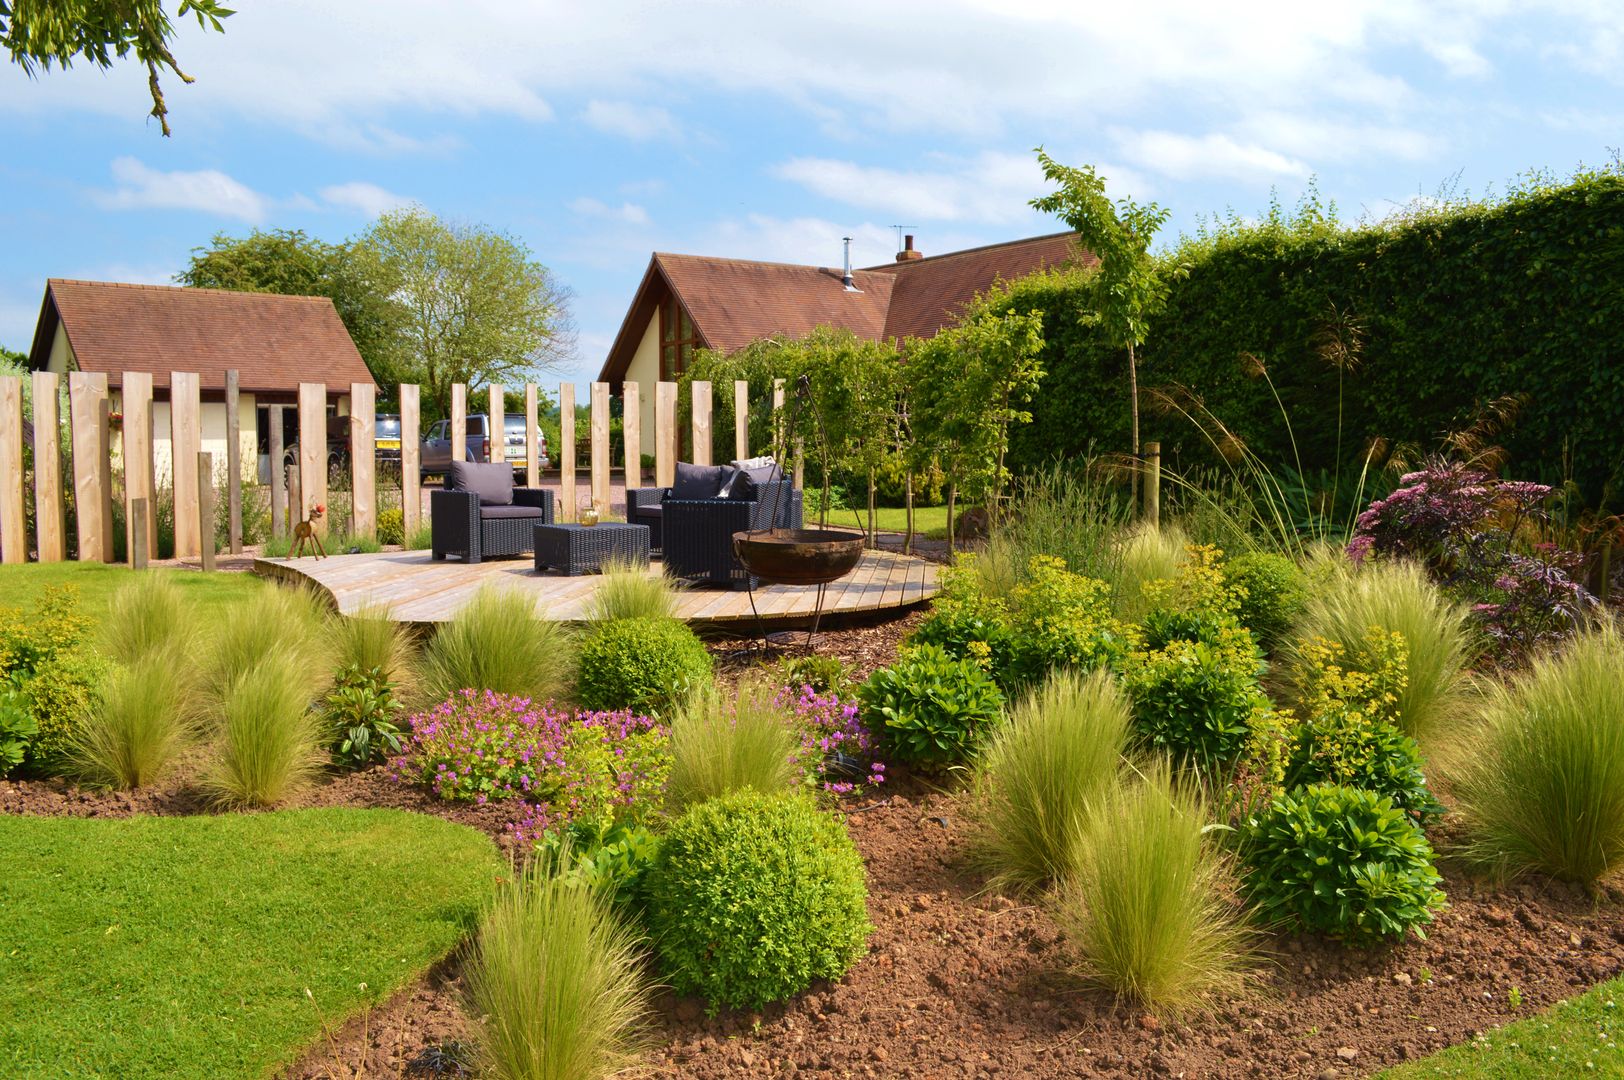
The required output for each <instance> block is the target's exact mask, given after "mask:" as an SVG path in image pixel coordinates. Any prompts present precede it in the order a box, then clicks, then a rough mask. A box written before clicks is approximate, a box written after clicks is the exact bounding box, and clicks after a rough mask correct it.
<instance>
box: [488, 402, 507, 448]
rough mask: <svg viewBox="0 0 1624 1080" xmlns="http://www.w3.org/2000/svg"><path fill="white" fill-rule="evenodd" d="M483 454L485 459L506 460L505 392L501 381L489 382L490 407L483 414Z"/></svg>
mask: <svg viewBox="0 0 1624 1080" xmlns="http://www.w3.org/2000/svg"><path fill="white" fill-rule="evenodd" d="M485 456H486V460H487V461H506V460H507V393H506V391H504V390H503V389H502V384H501V383H491V407H490V410H489V411H488V412H487V413H486V414H485Z"/></svg>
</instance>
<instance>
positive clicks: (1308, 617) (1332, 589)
mask: <svg viewBox="0 0 1624 1080" xmlns="http://www.w3.org/2000/svg"><path fill="white" fill-rule="evenodd" d="M1470 617H1471V613H1470V611H1469V610H1468V609H1467V608H1466V606H1465V605H1463V604H1460V603H1457V602H1455V601H1453V600H1451V599H1449V598H1448V597H1447V596H1445V595H1444V594H1443V592H1442V591H1441V590H1439V588H1438V587H1437V586H1436V585H1434V584H1433V583H1432V581H1431V579H1429V578H1428V577H1427V572H1426V570H1425V569H1423V568H1422V567H1420V566H1418V565H1416V564H1414V563H1409V562H1404V561H1401V560H1396V559H1383V560H1379V561H1378V560H1370V561H1367V562H1366V563H1365V564H1364V565H1363V566H1361V567H1359V568H1358V570H1357V571H1356V572H1353V573H1326V574H1323V575H1321V577H1320V579H1319V581H1318V583H1317V585H1316V587H1315V588H1314V589H1313V590H1312V591H1311V592H1310V594H1309V597H1308V600H1307V602H1306V603H1305V604H1304V607H1303V613H1302V617H1301V618H1300V619H1298V621H1297V623H1296V625H1295V626H1294V627H1293V631H1292V639H1293V640H1292V642H1291V644H1290V645H1288V646H1287V648H1286V653H1287V660H1288V663H1290V664H1291V666H1293V667H1300V666H1301V665H1300V663H1299V658H1298V656H1297V654H1298V652H1299V651H1300V650H1301V648H1302V646H1303V644H1304V643H1312V642H1314V641H1316V640H1317V639H1323V640H1325V641H1329V642H1332V643H1333V644H1335V645H1337V646H1339V647H1341V648H1342V650H1343V651H1344V652H1345V653H1346V654H1347V656H1348V657H1349V658H1350V660H1349V663H1350V664H1351V665H1353V666H1355V667H1357V666H1358V663H1359V662H1358V660H1357V659H1355V658H1357V657H1359V656H1360V654H1361V650H1362V649H1363V647H1364V645H1365V643H1366V641H1367V639H1368V635H1369V633H1370V629H1371V627H1379V628H1380V629H1382V630H1384V631H1387V632H1388V633H1396V634H1400V635H1402V636H1403V638H1404V642H1405V644H1406V645H1407V646H1408V649H1409V656H1408V661H1407V670H1406V683H1405V686H1404V688H1403V690H1401V691H1399V693H1398V694H1397V698H1398V700H1397V703H1396V704H1395V706H1394V711H1393V721H1394V723H1396V724H1397V725H1398V726H1399V727H1400V728H1402V729H1403V731H1404V733H1405V734H1406V735H1409V736H1410V737H1411V738H1414V739H1416V740H1418V741H1419V742H1421V743H1423V744H1425V743H1426V742H1427V740H1428V738H1429V736H1433V735H1442V734H1443V733H1444V732H1445V730H1446V729H1447V727H1448V726H1449V724H1450V721H1451V720H1453V719H1455V718H1457V717H1458V716H1459V715H1460V713H1461V711H1462V708H1463V706H1464V703H1465V699H1466V691H1467V686H1468V683H1467V671H1466V669H1467V665H1468V663H1469V662H1470V660H1471V656H1472V651H1473V648H1474V640H1473V636H1472V633H1471V630H1470V627H1469V620H1470ZM1296 692H1297V696H1298V698H1299V700H1300V699H1301V698H1302V697H1303V691H1302V689H1301V688H1300V687H1299V688H1296Z"/></svg>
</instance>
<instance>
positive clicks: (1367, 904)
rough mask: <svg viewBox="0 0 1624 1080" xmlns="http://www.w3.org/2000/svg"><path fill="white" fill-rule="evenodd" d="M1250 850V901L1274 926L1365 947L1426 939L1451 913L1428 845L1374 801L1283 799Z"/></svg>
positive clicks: (1353, 792) (1317, 788) (1325, 790)
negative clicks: (1440, 915)
mask: <svg viewBox="0 0 1624 1080" xmlns="http://www.w3.org/2000/svg"><path fill="white" fill-rule="evenodd" d="M1241 844H1242V851H1243V853H1244V857H1245V860H1246V864H1247V873H1246V877H1245V879H1244V885H1245V889H1246V892H1247V895H1248V897H1249V898H1250V899H1251V901H1252V903H1253V904H1254V905H1255V906H1256V908H1257V910H1258V914H1259V915H1260V916H1261V917H1262V918H1263V919H1265V920H1267V921H1271V922H1273V921H1281V922H1295V923H1296V924H1298V925H1300V926H1302V927H1303V928H1304V929H1306V930H1311V931H1314V932H1317V933H1323V934H1329V935H1332V936H1335V937H1341V938H1345V939H1347V940H1348V941H1349V942H1352V943H1354V944H1365V943H1368V942H1370V941H1373V940H1375V939H1378V938H1383V937H1390V938H1401V937H1403V936H1404V935H1406V934H1408V933H1411V932H1413V933H1415V935H1416V936H1417V937H1425V936H1426V932H1425V929H1424V928H1425V926H1426V924H1427V923H1429V922H1431V921H1432V916H1433V912H1435V911H1436V910H1438V909H1439V908H1441V907H1442V906H1443V905H1444V894H1443V890H1441V889H1440V888H1439V887H1438V885H1439V883H1440V882H1441V881H1442V878H1440V877H1439V876H1438V871H1437V870H1436V869H1434V868H1433V865H1432V860H1433V854H1432V847H1431V845H1430V844H1428V843H1427V838H1426V835H1425V834H1424V833H1422V831H1421V828H1420V826H1418V825H1417V824H1416V823H1415V822H1414V821H1412V820H1411V819H1410V817H1409V816H1408V815H1407V814H1405V813H1404V811H1403V810H1400V809H1399V808H1398V807H1396V806H1394V805H1393V800H1391V799H1389V798H1388V797H1387V796H1385V795H1378V794H1377V793H1375V792H1374V791H1361V790H1359V789H1358V788H1350V787H1333V786H1321V785H1314V786H1311V787H1307V788H1302V789H1300V790H1298V791H1294V792H1290V793H1287V794H1285V795H1281V796H1280V797H1278V798H1277V799H1275V800H1274V802H1273V804H1272V805H1271V806H1270V807H1269V809H1268V810H1267V811H1266V812H1265V813H1263V814H1262V815H1260V816H1259V817H1257V818H1256V819H1254V820H1252V821H1251V822H1249V823H1248V824H1247V826H1246V828H1245V830H1244V832H1243V836H1242V841H1241Z"/></svg>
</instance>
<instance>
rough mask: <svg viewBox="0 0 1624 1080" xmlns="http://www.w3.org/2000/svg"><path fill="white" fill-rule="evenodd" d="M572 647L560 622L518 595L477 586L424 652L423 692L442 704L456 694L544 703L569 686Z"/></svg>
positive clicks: (422, 667)
mask: <svg viewBox="0 0 1624 1080" xmlns="http://www.w3.org/2000/svg"><path fill="white" fill-rule="evenodd" d="M573 670H574V646H573V642H572V641H571V638H570V635H569V632H568V631H567V630H566V629H565V627H564V624H563V623H559V622H555V621H553V620H551V619H543V618H541V617H540V616H539V615H537V614H536V607H535V601H534V600H533V599H532V598H531V597H530V596H529V595H527V594H525V593H522V592H509V591H507V590H504V589H500V588H497V587H494V586H491V585H486V586H483V587H481V588H480V590H479V591H478V592H476V593H475V594H474V595H473V597H472V598H471V599H470V600H469V601H468V603H466V604H464V605H463V607H462V609H461V610H459V611H458V612H457V614H456V615H455V616H454V617H453V618H452V619H451V620H450V621H449V622H444V623H441V624H440V626H439V628H438V629H437V630H436V631H435V634H434V637H433V638H431V639H430V640H429V643H428V646H427V647H426V648H425V649H424V651H423V659H422V665H421V679H422V682H421V689H422V694H423V695H424V696H425V697H426V698H427V699H428V700H430V701H445V700H448V699H449V698H451V697H452V696H453V695H455V694H456V693H457V692H458V691H459V690H493V691H495V692H497V693H499V694H513V695H517V696H519V697H527V698H531V699H533V700H534V701H537V702H544V701H547V700H549V699H551V698H554V697H558V696H559V695H561V694H563V693H564V692H565V691H566V690H567V689H568V688H569V681H570V678H571V675H572V673H573Z"/></svg>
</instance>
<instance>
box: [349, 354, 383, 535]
mask: <svg viewBox="0 0 1624 1080" xmlns="http://www.w3.org/2000/svg"><path fill="white" fill-rule="evenodd" d="M377 406H378V388H377V387H376V386H374V385H373V384H372V383H369V382H364V383H359V382H358V383H350V535H352V536H368V537H376V536H377V535H378V427H377V424H378V408H377Z"/></svg>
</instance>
